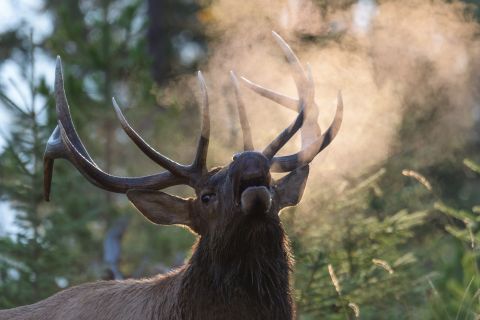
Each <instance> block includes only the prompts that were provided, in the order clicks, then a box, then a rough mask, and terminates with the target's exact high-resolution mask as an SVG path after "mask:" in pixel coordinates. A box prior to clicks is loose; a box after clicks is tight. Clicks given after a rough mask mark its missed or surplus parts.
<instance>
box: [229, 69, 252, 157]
mask: <svg viewBox="0 0 480 320" xmlns="http://www.w3.org/2000/svg"><path fill="white" fill-rule="evenodd" d="M230 77H231V79H232V82H233V87H234V88H235V97H236V99H237V109H238V117H239V119H240V125H241V127H242V133H243V150H244V151H251V150H253V149H254V146H253V140H252V133H251V130H250V124H249V122H248V118H247V112H246V110H245V104H244V103H243V99H242V96H241V94H240V88H239V85H238V80H237V76H236V74H235V72H234V71H233V70H232V71H230Z"/></svg>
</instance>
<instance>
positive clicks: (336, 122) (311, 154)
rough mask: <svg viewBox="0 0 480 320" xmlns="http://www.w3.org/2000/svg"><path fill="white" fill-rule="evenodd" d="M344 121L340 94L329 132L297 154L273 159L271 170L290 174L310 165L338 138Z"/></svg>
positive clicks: (340, 94) (339, 93)
mask: <svg viewBox="0 0 480 320" xmlns="http://www.w3.org/2000/svg"><path fill="white" fill-rule="evenodd" d="M342 120H343V98H342V93H341V92H338V98H337V110H336V112H335V117H334V119H333V122H332V124H331V125H330V127H329V128H328V129H327V131H326V132H325V133H324V134H323V135H322V136H321V137H320V138H318V139H317V140H316V141H314V142H313V143H311V144H310V145H309V146H307V147H306V148H304V149H302V150H301V151H300V152H298V153H296V154H292V155H289V156H283V157H275V158H273V159H272V164H271V166H270V170H272V171H273V172H289V171H292V170H295V169H296V168H299V167H302V166H304V165H306V164H308V163H310V162H311V161H312V160H313V159H314V158H315V156H316V155H317V154H318V153H320V152H321V151H322V150H323V149H325V148H326V147H327V146H328V145H329V144H330V143H331V142H332V141H333V139H334V138H335V137H336V136H337V134H338V131H339V130H340V126H341V124H342Z"/></svg>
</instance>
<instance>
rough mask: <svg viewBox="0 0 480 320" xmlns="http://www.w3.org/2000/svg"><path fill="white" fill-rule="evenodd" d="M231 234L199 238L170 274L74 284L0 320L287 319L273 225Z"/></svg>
mask: <svg viewBox="0 0 480 320" xmlns="http://www.w3.org/2000/svg"><path fill="white" fill-rule="evenodd" d="M251 223H256V224H258V221H252V222H251ZM250 227H251V228H250ZM235 229H236V228H235ZM242 229H243V230H242ZM237 230H238V231H239V232H235V233H232V234H227V235H224V238H223V239H214V238H212V237H214V236H212V237H209V236H206V237H201V238H200V239H199V241H198V242H197V244H196V246H195V248H194V253H193V255H192V257H191V259H190V261H189V262H188V263H187V264H186V265H185V266H183V267H181V268H180V269H177V270H175V271H173V272H172V273H170V274H167V275H164V276H157V277H154V278H151V279H145V280H125V281H99V282H95V283H89V284H84V285H80V286H76V287H73V288H70V289H67V290H64V291H62V292H60V293H57V294H56V295H54V296H52V297H50V298H48V299H45V300H43V301H40V302H38V303H35V304H32V305H29V306H24V307H19V308H15V309H10V310H4V311H0V320H47V319H48V320H94V319H97V320H114V319H115V320H118V319H131V320H134V319H145V320H150V319H151V320H154V319H155V320H156V319H172V320H174V319H184V320H190V319H192V320H193V319H195V320H202V319H205V320H206V319H209V320H214V319H232V320H235V319H278V320H281V319H292V317H293V310H292V298H291V295H290V289H289V281H288V276H289V271H290V266H291V259H290V253H289V247H288V240H287V239H286V237H285V235H284V232H283V228H282V226H281V224H280V222H279V220H278V219H273V218H272V219H270V220H269V221H263V222H262V224H261V225H255V226H250V225H249V223H248V222H247V223H243V224H242V227H241V228H240V229H237ZM220 240H221V241H220ZM212 244H215V245H212Z"/></svg>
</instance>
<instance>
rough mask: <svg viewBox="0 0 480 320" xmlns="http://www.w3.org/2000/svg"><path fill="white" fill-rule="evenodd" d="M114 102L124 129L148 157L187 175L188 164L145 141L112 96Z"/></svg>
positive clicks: (169, 168)
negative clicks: (178, 161)
mask: <svg viewBox="0 0 480 320" xmlns="http://www.w3.org/2000/svg"><path fill="white" fill-rule="evenodd" d="M112 104H113V108H114V110H115V114H116V115H117V118H118V120H119V121H120V124H121V126H122V128H123V131H125V133H126V134H127V135H128V136H129V137H130V139H132V141H133V142H134V143H135V144H136V145H137V146H138V147H139V148H140V150H142V152H143V153H145V155H147V157H149V158H150V159H151V160H152V161H154V162H155V163H157V164H159V165H160V166H162V167H163V168H165V169H167V170H168V171H170V172H171V173H173V174H175V175H179V176H186V175H187V167H186V166H183V165H181V164H179V163H177V162H175V161H173V160H171V159H170V158H168V157H166V156H164V155H162V154H161V153H160V152H158V151H157V150H155V149H154V148H152V147H151V146H150V145H149V144H148V143H147V142H145V140H143V138H142V137H141V136H140V135H139V134H138V133H137V132H136V131H135V130H134V129H133V128H132V127H131V126H130V124H129V123H128V121H127V119H125V116H124V115H123V113H122V110H121V109H120V107H119V106H118V104H117V101H116V100H115V98H112Z"/></svg>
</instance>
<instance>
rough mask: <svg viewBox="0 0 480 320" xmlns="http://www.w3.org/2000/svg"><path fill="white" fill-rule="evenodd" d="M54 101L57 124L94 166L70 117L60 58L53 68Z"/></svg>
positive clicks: (58, 57)
mask: <svg viewBox="0 0 480 320" xmlns="http://www.w3.org/2000/svg"><path fill="white" fill-rule="evenodd" d="M55 100H56V103H55V109H56V111H57V116H58V122H59V123H61V124H62V126H63V128H64V130H65V133H66V134H67V136H68V137H69V139H70V141H72V143H73V144H74V145H75V147H76V149H77V150H78V151H79V152H80V153H81V154H82V155H83V156H84V157H85V158H86V159H87V160H88V161H90V162H91V163H92V164H94V165H95V166H96V164H95V162H94V161H93V160H92V158H91V157H90V155H89V154H88V152H87V149H86V148H85V146H84V145H83V143H82V141H81V140H80V138H79V137H78V134H77V131H76V130H75V126H74V125H73V121H72V116H71V114H70V107H69V106H68V101H67V96H66V95H65V87H64V82H63V68H62V59H61V58H60V56H57V63H56V66H55Z"/></svg>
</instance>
